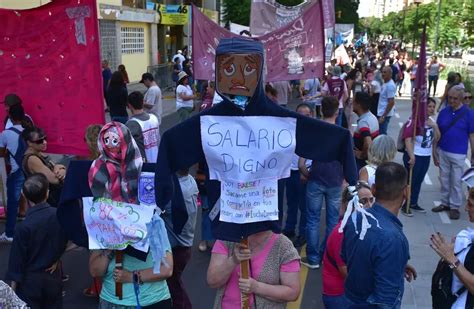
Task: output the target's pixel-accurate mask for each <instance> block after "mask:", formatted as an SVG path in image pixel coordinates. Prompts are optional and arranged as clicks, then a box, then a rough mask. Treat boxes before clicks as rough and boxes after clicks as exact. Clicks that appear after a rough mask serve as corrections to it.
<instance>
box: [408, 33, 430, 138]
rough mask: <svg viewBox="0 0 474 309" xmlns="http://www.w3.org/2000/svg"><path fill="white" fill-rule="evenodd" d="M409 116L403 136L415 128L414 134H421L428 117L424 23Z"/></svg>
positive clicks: (411, 133)
mask: <svg viewBox="0 0 474 309" xmlns="http://www.w3.org/2000/svg"><path fill="white" fill-rule="evenodd" d="M412 100H413V103H412V109H411V118H410V120H409V122H408V124H407V125H406V129H405V131H404V134H403V137H404V138H408V137H413V135H414V134H413V130H414V129H415V128H416V135H422V134H423V133H424V130H425V122H426V120H427V119H428V116H427V113H426V106H427V104H428V92H427V89H426V24H425V25H424V26H423V34H422V35H421V45H420V56H419V58H418V68H417V70H416V79H415V90H414V91H413V97H412Z"/></svg>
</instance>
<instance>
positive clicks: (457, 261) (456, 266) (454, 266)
mask: <svg viewBox="0 0 474 309" xmlns="http://www.w3.org/2000/svg"><path fill="white" fill-rule="evenodd" d="M459 264H461V261H460V260H459V259H456V262H454V263H451V264H448V266H449V268H451V269H452V270H454V269H456V268H458V266H459Z"/></svg>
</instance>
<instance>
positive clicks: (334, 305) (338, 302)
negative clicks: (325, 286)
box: [323, 294, 349, 309]
mask: <svg viewBox="0 0 474 309" xmlns="http://www.w3.org/2000/svg"><path fill="white" fill-rule="evenodd" d="M323 304H324V307H325V308H326V309H342V308H347V307H348V306H349V302H348V301H347V298H346V297H345V296H344V294H342V295H339V296H330V295H324V294H323Z"/></svg>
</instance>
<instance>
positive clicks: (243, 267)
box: [240, 238, 250, 309]
mask: <svg viewBox="0 0 474 309" xmlns="http://www.w3.org/2000/svg"><path fill="white" fill-rule="evenodd" d="M240 244H242V245H245V246H246V247H247V248H248V247H249V240H248V239H247V238H245V239H242V240H241V241H240ZM249 277H250V263H249V260H246V261H242V262H240V278H242V279H248V278H249ZM240 297H241V300H242V301H241V304H242V309H249V307H250V297H249V295H248V294H244V293H241V294H240Z"/></svg>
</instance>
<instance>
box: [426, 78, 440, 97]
mask: <svg viewBox="0 0 474 309" xmlns="http://www.w3.org/2000/svg"><path fill="white" fill-rule="evenodd" d="M431 84H433V96H435V95H436V86H437V85H438V75H433V76H432V75H430V76H428V96H430V92H431Z"/></svg>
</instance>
